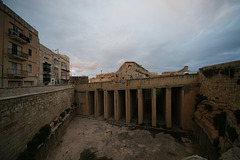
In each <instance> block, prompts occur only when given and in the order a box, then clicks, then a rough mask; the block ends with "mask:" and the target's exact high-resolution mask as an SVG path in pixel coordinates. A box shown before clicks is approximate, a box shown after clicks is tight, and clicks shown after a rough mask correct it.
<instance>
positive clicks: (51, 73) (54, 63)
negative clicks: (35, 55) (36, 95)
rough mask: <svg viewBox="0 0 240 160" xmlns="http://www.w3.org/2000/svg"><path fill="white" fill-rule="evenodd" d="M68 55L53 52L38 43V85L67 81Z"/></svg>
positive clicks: (66, 82)
mask: <svg viewBox="0 0 240 160" xmlns="http://www.w3.org/2000/svg"><path fill="white" fill-rule="evenodd" d="M69 70H70V68H69V57H68V56H66V55H61V54H59V53H55V52H53V51H51V50H50V49H48V48H47V47H45V46H44V45H42V44H40V47H39V76H38V77H39V80H38V82H39V85H56V84H68V83H69V76H70V75H69V73H70V71H69Z"/></svg>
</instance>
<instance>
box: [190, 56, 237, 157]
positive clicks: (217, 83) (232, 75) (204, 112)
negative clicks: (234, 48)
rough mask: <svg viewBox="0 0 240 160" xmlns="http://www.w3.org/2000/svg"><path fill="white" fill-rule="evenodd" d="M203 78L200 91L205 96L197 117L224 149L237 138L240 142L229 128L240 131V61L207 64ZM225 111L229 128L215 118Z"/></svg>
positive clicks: (197, 111)
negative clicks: (239, 121)
mask: <svg viewBox="0 0 240 160" xmlns="http://www.w3.org/2000/svg"><path fill="white" fill-rule="evenodd" d="M199 81H200V84H201V86H200V92H199V93H200V94H201V95H203V96H205V98H204V100H202V102H201V103H199V104H198V106H197V108H196V112H195V113H194V121H195V122H196V124H197V126H199V127H200V128H201V129H202V131H204V132H205V134H206V135H207V137H208V139H209V141H210V142H211V143H212V144H215V147H216V148H218V152H220V153H223V152H225V151H226V149H227V148H230V147H232V146H234V144H235V143H234V142H237V141H238V143H239V142H240V137H239V136H238V138H236V139H235V138H234V139H232V136H231V134H230V132H229V130H228V129H229V128H231V129H233V130H235V131H236V133H237V134H238V135H240V126H239V125H238V124H237V119H236V117H235V116H234V112H235V111H237V110H240V61H234V62H229V63H223V64H218V65H212V66H207V67H203V68H201V69H200V72H199ZM222 112H225V113H226V117H225V119H226V120H227V127H225V126H224V128H225V130H223V131H220V128H219V127H216V126H217V123H220V122H221V121H220V120H215V121H214V119H216V116H217V115H219V114H220V113H222ZM222 119H224V118H222ZM217 121H219V122H217ZM223 121H225V120H223ZM224 123H225V122H224ZM221 125H222V124H221ZM223 125H226V124H223ZM233 130H232V131H233ZM235 131H234V132H235ZM222 132H223V133H222ZM231 133H233V132H231ZM223 134H225V136H224V135H223ZM200 139H201V138H200ZM200 139H199V140H200ZM231 139H232V140H231ZM200 141H201V140H200ZM205 147H206V145H205Z"/></svg>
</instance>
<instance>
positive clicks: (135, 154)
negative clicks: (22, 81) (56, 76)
mask: <svg viewBox="0 0 240 160" xmlns="http://www.w3.org/2000/svg"><path fill="white" fill-rule="evenodd" d="M182 140H183V142H180V141H179V140H176V139H174V138H173V137H172V136H171V135H170V134H165V133H163V132H160V133H157V134H156V135H155V136H152V134H151V133H150V132H149V131H147V130H143V129H132V128H131V129H129V127H127V126H116V125H113V124H110V123H107V122H106V121H102V120H99V119H93V118H89V117H88V118H85V117H80V116H77V117H75V118H74V119H73V120H72V121H71V123H70V124H69V126H68V128H67V131H66V134H65V135H64V136H63V138H62V141H61V143H60V145H58V146H57V147H56V148H55V149H54V151H53V152H52V153H51V155H50V156H49V157H48V160H79V158H80V154H81V152H82V151H83V150H85V149H91V151H93V152H96V156H97V157H103V156H106V157H108V158H112V159H113V160H134V159H143V160H145V159H146V160H151V159H158V160H179V159H182V158H184V157H187V156H191V155H194V154H199V153H196V152H198V151H197V147H196V145H195V144H193V142H192V140H191V139H189V138H188V137H182Z"/></svg>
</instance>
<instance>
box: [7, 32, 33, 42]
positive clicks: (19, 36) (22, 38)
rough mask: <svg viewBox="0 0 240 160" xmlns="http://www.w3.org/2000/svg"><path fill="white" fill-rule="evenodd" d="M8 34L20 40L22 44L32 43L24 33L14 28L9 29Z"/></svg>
mask: <svg viewBox="0 0 240 160" xmlns="http://www.w3.org/2000/svg"><path fill="white" fill-rule="evenodd" d="M8 34H9V37H10V38H11V39H14V40H16V41H18V42H19V43H21V44H28V43H30V39H29V38H28V37H27V36H25V35H24V34H22V33H20V32H17V31H15V30H13V29H9V30H8Z"/></svg>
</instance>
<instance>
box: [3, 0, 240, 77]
mask: <svg viewBox="0 0 240 160" xmlns="http://www.w3.org/2000/svg"><path fill="white" fill-rule="evenodd" d="M3 2H4V4H6V5H7V6H8V7H9V8H11V9H12V10H13V11H14V12H16V13H17V14H18V15H19V16H20V17H22V18H23V19H24V20H25V21H26V22H28V23H29V24H30V25H31V26H33V27H34V28H35V29H36V30H38V33H39V39H40V43H42V44H43V45H45V46H46V47H48V48H49V49H51V50H52V49H59V52H60V54H66V55H68V56H69V57H70V61H71V71H72V72H71V73H72V75H79V76H82V75H86V76H90V77H92V76H94V75H96V74H100V73H101V70H102V72H103V73H107V72H116V71H117V69H118V68H119V66H120V65H121V64H122V63H123V62H124V61H135V62H137V63H138V64H141V65H142V66H143V67H144V68H146V69H147V70H149V71H150V72H158V73H161V72H164V71H175V70H180V69H182V68H183V67H184V66H189V69H190V70H197V69H198V68H201V67H203V66H206V65H212V64H217V63H222V62H228V61H234V60H240V0H194V1H193V0H3Z"/></svg>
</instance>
